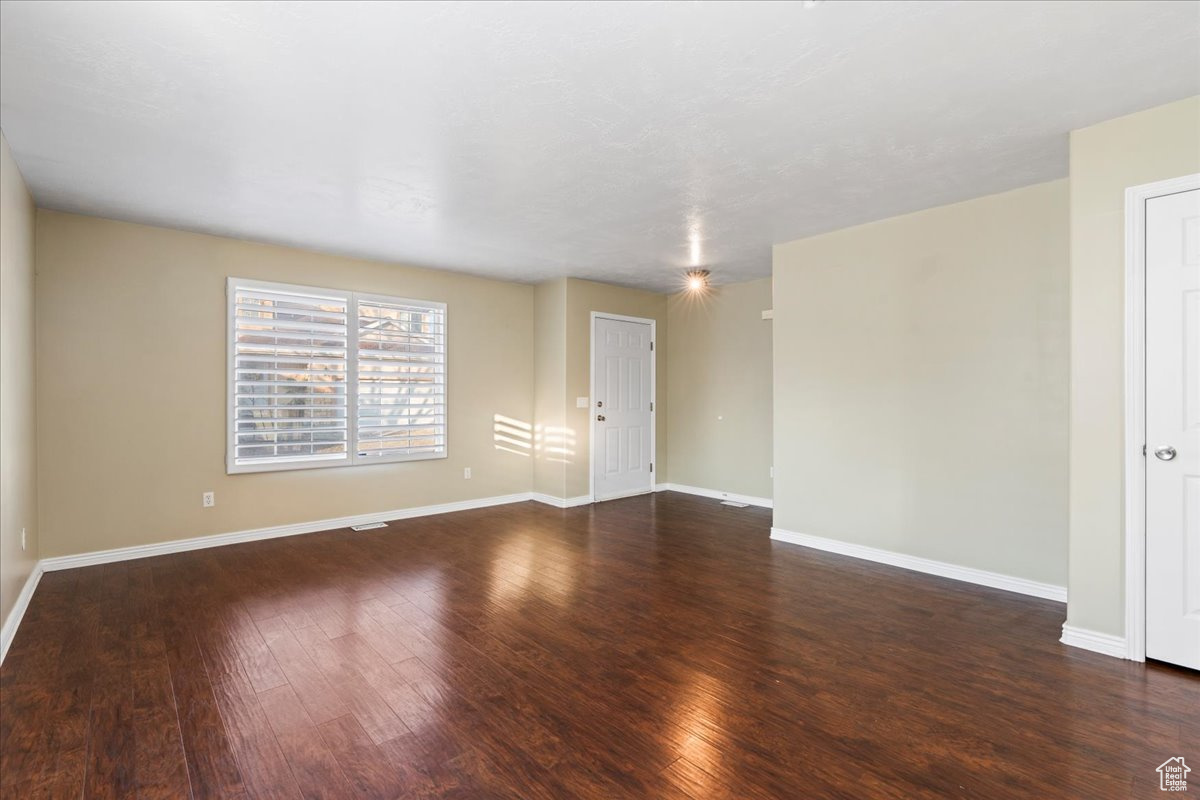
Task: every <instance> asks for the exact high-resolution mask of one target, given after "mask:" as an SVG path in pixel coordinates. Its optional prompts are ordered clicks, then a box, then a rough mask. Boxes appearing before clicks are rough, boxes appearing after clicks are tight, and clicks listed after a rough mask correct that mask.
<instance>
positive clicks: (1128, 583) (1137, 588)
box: [1125, 173, 1200, 661]
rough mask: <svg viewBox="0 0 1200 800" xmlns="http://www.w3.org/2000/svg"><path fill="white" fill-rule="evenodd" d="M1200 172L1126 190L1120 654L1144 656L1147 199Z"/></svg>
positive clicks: (1189, 182)
mask: <svg viewBox="0 0 1200 800" xmlns="http://www.w3.org/2000/svg"><path fill="white" fill-rule="evenodd" d="M1193 189H1200V173H1197V174H1195V175H1184V176H1182V177H1179V178H1172V179H1170V180H1166V181H1156V182H1155V183H1146V184H1143V185H1141V186H1131V187H1130V188H1128V189H1126V190H1125V650H1126V652H1125V657H1126V658H1128V659H1129V660H1131V661H1145V660H1146V457H1145V454H1144V452H1143V448H1144V447H1145V445H1146V201H1147V200H1150V199H1152V198H1155V197H1162V196H1164V195H1168V194H1178V193H1180V192H1188V191H1191V190H1193Z"/></svg>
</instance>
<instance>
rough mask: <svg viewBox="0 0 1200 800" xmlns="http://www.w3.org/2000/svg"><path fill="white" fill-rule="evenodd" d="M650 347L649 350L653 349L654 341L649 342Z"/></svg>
mask: <svg viewBox="0 0 1200 800" xmlns="http://www.w3.org/2000/svg"><path fill="white" fill-rule="evenodd" d="M650 349H651V350H653V349H654V342H651V343H650Z"/></svg>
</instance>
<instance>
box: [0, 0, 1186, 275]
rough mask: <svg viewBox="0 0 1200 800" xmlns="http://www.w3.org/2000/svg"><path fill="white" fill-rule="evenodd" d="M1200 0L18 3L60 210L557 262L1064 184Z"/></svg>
mask: <svg viewBox="0 0 1200 800" xmlns="http://www.w3.org/2000/svg"><path fill="white" fill-rule="evenodd" d="M1198 54H1200V5H1198V4H1196V3H1194V2H1131V3H1126V2H1095V3H1088V2H1062V3H1058V2H1055V3H992V2H965V3H938V2H933V3H925V2H909V3H876V2H838V0H830V2H826V3H821V4H818V5H817V6H816V7H815V8H813V9H811V10H806V9H805V6H804V4H801V3H799V2H781V3H745V2H743V3H728V4H726V3H674V4H656V3H615V2H609V3H528V4H506V3H491V2H486V3H478V4H475V3H467V4H427V3H362V4H358V3H349V2H345V3H317V2H310V3H248V2H232V3H216V2H196V3H187V2H175V3H149V2H141V3H108V2H82V3H74V2H68V3H46V2H15V1H10V0H6V2H4V3H3V4H0V101H2V108H0V125H2V126H3V129H4V132H5V134H6V135H7V137H8V139H9V143H10V145H11V146H12V149H13V151H14V154H15V157H16V160H17V163H18V164H19V165H20V167H21V169H22V171H23V173H24V175H25V177H26V179H27V180H28V182H29V185H30V187H31V189H32V191H33V193H34V195H35V197H36V199H37V202H38V203H39V205H42V206H45V207H49V208H55V209H62V210H67V211H76V212H81V213H85V214H96V215H100V216H106V217H114V218H118V219H127V220H133V221H137V222H147V223H152V224H157V225H166V226H169V227H177V228H185V229H190V230H198V231H204V232H211V233H219V234H224V235H230V236H237V237H243V238H247V239H254V240H259V241H267V242H278V243H284V244H292V245H297V246H300V247H305V248H309V249H315V250H322V251H329V252H336V253H345V254H349V255H356V256H364V257H369V258H377V259H383V260H389V261H398V262H404V263H410V264H418V265H424V266H431V267H441V268H449V269H456V270H461V271H465V272H471V273H475V274H480V275H489V276H495V277H501V278H510V279H516V280H523V281H537V280H541V279H544V278H548V277H553V276H559V275H572V276H577V277H585V278H592V279H596V280H604V281H609V282H613V283H621V284H626V285H630V286H640V287H646V288H653V289H660V290H661V289H671V288H674V287H675V286H676V285H677V284H678V281H679V276H680V273H681V271H682V270H683V269H685V268H686V267H688V266H690V265H693V264H699V265H703V266H707V267H710V268H711V269H712V270H713V276H714V279H715V280H716V281H717V282H730V281H735V280H744V279H748V278H754V277H760V276H765V275H768V274H770V268H771V263H770V262H771V254H770V248H771V245H772V243H775V242H781V241H787V240H790V239H795V238H798V237H802V236H806V235H809V234H814V233H819V232H822V231H828V230H832V229H835V228H840V227H844V226H847V225H852V224H856V223H861V222H866V221H869V220H874V219H879V218H882V217H887V216H891V215H894V214H897V213H903V212H906V211H913V210H916V209H920V208H927V207H930V206H934V205H939V204H942V203H947V202H953V201H956V200H961V199H964V198H968V197H974V196H978V195H983V194H988V193H991V192H996V191H1002V190H1004V189H1009V188H1013V187H1017V186H1022V185H1026V184H1029V183H1034V182H1038V181H1043V180H1049V179H1052V178H1056V177H1061V176H1063V175H1065V174H1066V171H1067V136H1066V133H1067V131H1069V130H1071V129H1074V128H1079V127H1083V126H1086V125H1089V124H1092V123H1094V122H1098V121H1100V120H1103V119H1107V118H1110V117H1114V116H1118V115H1121V114H1125V113H1128V112H1131V111H1135V110H1138V109H1141V108H1146V107H1149V106H1153V105H1157V104H1160V103H1164V102H1168V101H1171V100H1175V99H1178V98H1180V97H1184V96H1187V95H1191V94H1196V93H1198V92H1200V55H1198Z"/></svg>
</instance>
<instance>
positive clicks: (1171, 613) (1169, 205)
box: [1146, 190, 1200, 669]
mask: <svg viewBox="0 0 1200 800" xmlns="http://www.w3.org/2000/svg"><path fill="white" fill-rule="evenodd" d="M1146 655H1147V657H1149V658H1156V659H1159V660H1160V661H1169V662H1171V663H1173V664H1181V665H1183V666H1186V667H1191V668H1192V669H1200V190H1193V191H1190V192H1180V193H1178V194H1172V195H1167V196H1165V197H1155V198H1151V199H1150V200H1147V201H1146Z"/></svg>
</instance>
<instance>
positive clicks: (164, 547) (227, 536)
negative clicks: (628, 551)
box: [41, 492, 532, 572]
mask: <svg viewBox="0 0 1200 800" xmlns="http://www.w3.org/2000/svg"><path fill="white" fill-rule="evenodd" d="M530 499H532V497H531V495H530V493H529V492H521V493H520V494H506V495H500V496H498V497H482V498H479V499H477V500H460V501H459V502H456V503H442V504H440V505H434V506H418V507H417V508H402V509H397V510H395V511H379V512H376V513H374V514H356V515H355V516H352V517H337V518H335V519H322V520H316V521H315V522H297V523H293V524H291V525H275V526H272V527H270V528H256V529H254V530H249V531H236V532H234V533H218V534H213V535H212V536H197V537H195V538H193V539H176V540H174V541H170V542H159V543H157V544H145V545H137V546H135V547H118V548H116V549H113V550H98V551H96V552H93V553H81V554H79V555H75V556H58V557H56V558H46V559H43V560H42V562H41V563H42V568H43V569H44V570H46V571H47V572H53V571H55V570H60V569H75V568H76V567H89V566H92V565H94V564H109V563H111V562H113V561H128V560H130V559H135V558H147V557H149V556H161V555H167V554H169V553H182V552H185V551H188V550H200V549H203V548H206V547H222V546H224V545H227V544H239V543H241V542H256V541H259V540H261V539H275V538H278V537H280V536H297V535H299V534H302V533H317V532H319V531H330V530H337V529H339V528H349V527H350V526H351V525H368V524H370V523H372V522H390V521H392V520H398V519H411V518H413V517H427V516H430V515H433V514H447V513H449V512H451V511H469V510H471V509H474V508H487V507H489V506H501V505H507V504H509V503H522V502H525V501H527V500H530Z"/></svg>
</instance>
